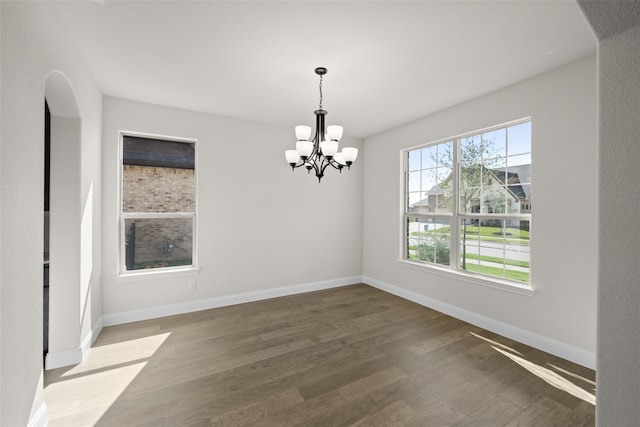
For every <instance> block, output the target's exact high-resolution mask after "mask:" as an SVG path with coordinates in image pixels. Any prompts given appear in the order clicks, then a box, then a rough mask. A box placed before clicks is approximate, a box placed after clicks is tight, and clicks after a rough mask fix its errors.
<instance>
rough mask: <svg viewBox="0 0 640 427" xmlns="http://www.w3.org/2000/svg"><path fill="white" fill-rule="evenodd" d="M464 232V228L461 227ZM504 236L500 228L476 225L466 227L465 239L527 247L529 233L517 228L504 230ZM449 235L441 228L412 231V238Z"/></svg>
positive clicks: (446, 229)
mask: <svg viewBox="0 0 640 427" xmlns="http://www.w3.org/2000/svg"><path fill="white" fill-rule="evenodd" d="M463 230H464V227H463ZM504 232H505V236H503V235H502V229H501V228H500V227H487V226H482V227H478V226H477V225H467V227H466V236H467V239H473V240H483V241H492V242H495V241H501V242H502V241H504V242H506V243H511V244H514V245H528V244H529V231H527V230H520V229H519V228H506V229H505V230H504ZM449 233H450V231H449V227H441V228H438V229H436V230H430V231H414V232H412V233H411V235H412V236H440V237H446V236H448V235H449Z"/></svg>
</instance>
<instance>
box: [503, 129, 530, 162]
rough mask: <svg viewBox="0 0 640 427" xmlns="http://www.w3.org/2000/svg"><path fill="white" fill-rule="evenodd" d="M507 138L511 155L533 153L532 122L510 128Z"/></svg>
mask: <svg viewBox="0 0 640 427" xmlns="http://www.w3.org/2000/svg"><path fill="white" fill-rule="evenodd" d="M507 136H508V141H509V147H508V151H509V154H510V155H511V154H519V153H530V152H531V122H527V123H521V124H519V125H515V126H511V127H509V128H508V129H507Z"/></svg>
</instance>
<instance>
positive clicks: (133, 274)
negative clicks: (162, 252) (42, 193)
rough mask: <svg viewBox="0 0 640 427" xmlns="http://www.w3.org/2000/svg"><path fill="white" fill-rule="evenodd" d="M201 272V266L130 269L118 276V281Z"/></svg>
mask: <svg viewBox="0 0 640 427" xmlns="http://www.w3.org/2000/svg"><path fill="white" fill-rule="evenodd" d="M198 274H200V268H199V267H177V268H171V269H162V270H160V269H156V270H154V271H149V270H142V271H128V272H126V273H120V274H119V275H117V276H116V282H118V283H121V282H137V281H139V280H156V279H164V278H166V277H193V276H198Z"/></svg>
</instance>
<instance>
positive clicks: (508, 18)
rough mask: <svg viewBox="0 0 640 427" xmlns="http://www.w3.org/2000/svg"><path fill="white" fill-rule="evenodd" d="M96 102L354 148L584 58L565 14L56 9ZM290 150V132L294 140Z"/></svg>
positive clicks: (305, 7) (475, 7)
mask: <svg viewBox="0 0 640 427" xmlns="http://www.w3.org/2000/svg"><path fill="white" fill-rule="evenodd" d="M53 7H54V13H55V14H56V15H57V19H58V20H59V21H60V22H62V23H63V25H64V26H66V28H67V29H68V32H69V34H70V36H71V38H72V40H73V41H74V42H75V44H76V47H77V48H78V50H79V51H80V53H81V55H82V56H83V57H84V59H85V61H86V63H87V66H88V67H89V69H90V71H91V72H92V73H93V74H94V76H95V79H96V81H97V84H98V86H99V88H100V89H101V91H102V92H103V93H104V94H106V95H111V96H115V97H122V98H127V99H132V100H137V101H142V102H149V103H153V104H159V105H167V106H172V107H179V108H185V109H189V110H195V111H201V112H208V113H213V114H217V115H221V116H227V117H236V118H241V119H248V120H253V121H258V122H264V123H271V124H277V125H285V126H294V125H296V124H309V125H311V124H313V120H314V118H313V117H314V116H313V111H314V110H315V109H317V107H318V98H319V93H318V76H316V74H315V73H314V69H315V67H317V66H324V67H327V68H328V73H327V75H326V76H325V77H324V80H323V95H324V100H323V107H324V108H325V109H326V110H327V111H328V112H329V114H328V116H327V123H328V124H341V125H343V126H344V128H345V135H348V136H352V137H357V138H365V137H367V136H370V135H373V134H376V133H378V132H381V131H383V130H386V129H390V128H392V127H395V126H398V125H401V124H403V123H406V122H409V121H411V120H414V119H417V118H420V117H423V116H426V115H429V114H431V113H434V112H436V111H440V110H443V109H445V108H448V107H450V106H453V105H455V104H458V103H460V102H463V101H466V100H468V99H472V98H475V97H477V96H480V95H483V94H486V93H489V92H492V91H494V90H497V89H499V88H501V87H504V86H507V85H510V84H513V83H516V82H518V81H522V80H524V79H527V78H529V77H532V76H534V75H536V74H539V73H542V72H544V71H547V70H550V69H553V68H555V67H558V66H560V65H563V64H566V63H568V62H571V61H574V60H577V59H579V58H583V57H586V56H588V55H592V54H594V53H595V49H596V42H595V38H594V36H593V34H592V31H591V29H590V27H589V25H588V24H587V21H586V20H585V18H584V17H583V15H582V13H581V12H580V9H579V7H578V5H577V3H576V2H574V1H559V0H558V1H552V0H539V1H520V0H512V1H477V0H476V1H373V2H369V1H282V2H281V1H253V2H252V1H186V0H174V1H123V0H104V1H91V2H56V3H55V4H54V6H53ZM293 138H294V135H293V130H292V139H293Z"/></svg>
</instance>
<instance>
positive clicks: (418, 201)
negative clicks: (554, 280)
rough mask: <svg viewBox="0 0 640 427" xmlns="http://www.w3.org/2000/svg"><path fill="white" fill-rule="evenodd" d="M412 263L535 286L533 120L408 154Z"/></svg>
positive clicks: (407, 234) (407, 229)
mask: <svg viewBox="0 0 640 427" xmlns="http://www.w3.org/2000/svg"><path fill="white" fill-rule="evenodd" d="M403 158H404V165H405V167H404V175H405V179H404V182H405V198H404V219H403V222H404V238H403V247H404V256H403V257H404V259H406V260H410V261H414V262H418V263H424V264H427V265H438V266H441V267H443V268H449V269H452V270H454V271H465V272H470V273H473V274H478V275H482V276H488V277H491V278H499V279H501V280H508V281H515V282H519V283H525V284H528V283H530V259H529V248H530V245H529V242H530V235H531V230H530V224H531V122H530V121H529V120H526V121H518V122H513V123H510V124H508V125H503V126H500V127H494V128H491V129H487V130H484V131H481V132H476V133H473V134H468V135H462V136H458V137H454V138H450V139H447V140H444V141H439V142H435V143H431V144H427V145H424V146H421V147H418V148H413V149H410V150H407V151H404V152H403Z"/></svg>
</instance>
